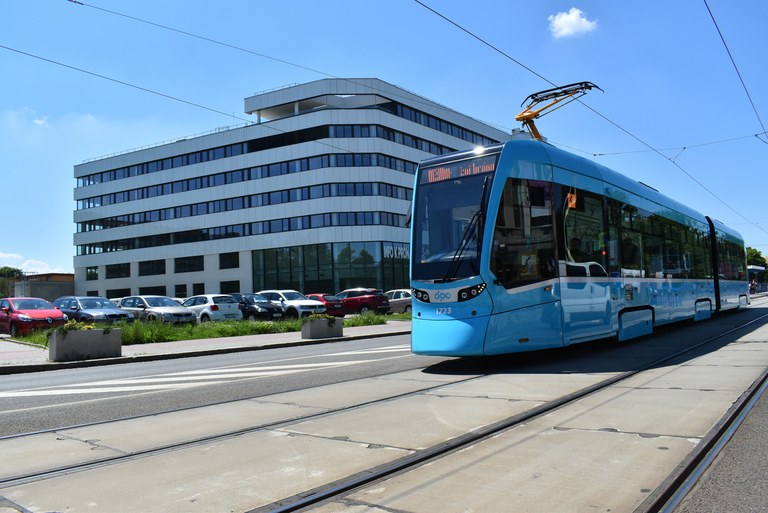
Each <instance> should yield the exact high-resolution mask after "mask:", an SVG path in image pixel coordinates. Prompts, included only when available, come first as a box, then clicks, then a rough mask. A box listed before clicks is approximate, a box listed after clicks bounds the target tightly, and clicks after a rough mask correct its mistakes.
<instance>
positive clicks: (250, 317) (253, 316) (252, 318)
mask: <svg viewBox="0 0 768 513" xmlns="http://www.w3.org/2000/svg"><path fill="white" fill-rule="evenodd" d="M245 320H247V321H255V320H256V314H255V313H253V312H251V313H249V314H248V315H246V316H245Z"/></svg>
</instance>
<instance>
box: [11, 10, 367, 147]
mask: <svg viewBox="0 0 768 513" xmlns="http://www.w3.org/2000/svg"><path fill="white" fill-rule="evenodd" d="M69 1H72V0H69ZM0 48H2V49H4V50H8V51H10V52H15V53H18V54H20V55H24V56H26V57H31V58H33V59H38V60H40V61H43V62H47V63H49V64H54V65H56V66H61V67H63V68H67V69H70V70H73V71H77V72H79V73H85V74H87V75H91V76H93V77H96V78H100V79H102V80H108V81H110V82H114V83H116V84H120V85H123V86H126V87H130V88H133V89H137V90H139V91H142V92H145V93H149V94H154V95H157V96H160V97H163V98H166V99H169V100H173V101H176V102H179V103H184V104H186V105H190V106H192V107H196V108H199V109H203V110H207V111H209V112H213V113H215V114H221V115H224V116H227V117H228V118H234V119H238V120H240V121H244V122H245V123H247V124H248V125H251V126H259V127H262V128H266V129H268V130H273V131H275V132H278V133H281V134H284V133H288V131H287V130H281V129H280V128H277V127H275V126H272V125H270V124H268V123H254V122H253V121H252V120H250V119H246V118H241V117H239V116H235V115H234V113H232V112H224V111H221V110H218V109H214V108H211V107H207V106H205V105H202V104H200V103H196V102H192V101H189V100H185V99H183V98H179V97H178V96H173V95H170V94H166V93H162V92H160V91H155V90H153V89H149V88H147V87H143V86H140V85H136V84H132V83H130V82H126V81H124V80H119V79H117V78H112V77H109V76H107V75H102V74H100V73H95V72H93V71H89V70H87V69H84V68H79V67H77V66H72V65H70V64H65V63H63V62H59V61H56V60H53V59H49V58H47V57H42V56H40V55H36V54H33V53H29V52H25V51H22V50H19V49H16V48H11V47H9V46H5V45H2V44H0ZM314 142H316V143H317V144H320V145H323V146H326V147H328V148H331V149H334V150H339V151H341V152H344V153H352V152H351V151H350V150H349V149H348V148H342V147H340V146H336V145H333V144H330V143H327V142H323V141H314Z"/></svg>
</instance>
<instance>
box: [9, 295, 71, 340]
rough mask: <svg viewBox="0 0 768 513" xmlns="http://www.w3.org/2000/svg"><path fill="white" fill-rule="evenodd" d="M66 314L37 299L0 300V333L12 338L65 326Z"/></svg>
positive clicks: (14, 298)
mask: <svg viewBox="0 0 768 513" xmlns="http://www.w3.org/2000/svg"><path fill="white" fill-rule="evenodd" d="M67 320H68V317H67V314H65V313H64V312H62V311H61V310H59V309H57V308H56V307H54V306H53V305H52V304H51V303H49V302H48V301H46V300H45V299H40V298H38V297H7V298H5V299H0V331H1V332H5V333H10V335H11V336H12V337H15V336H16V335H24V334H26V333H29V332H30V331H32V330H44V329H48V328H54V327H56V326H61V325H63V324H65V323H66V322H67Z"/></svg>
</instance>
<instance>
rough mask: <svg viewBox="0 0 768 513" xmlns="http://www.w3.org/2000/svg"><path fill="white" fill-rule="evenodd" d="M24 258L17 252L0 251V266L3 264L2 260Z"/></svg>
mask: <svg viewBox="0 0 768 513" xmlns="http://www.w3.org/2000/svg"><path fill="white" fill-rule="evenodd" d="M22 258H24V257H23V256H21V255H19V254H18V253H3V252H2V251H0V266H1V265H5V264H3V262H5V261H15V260H21V259H22Z"/></svg>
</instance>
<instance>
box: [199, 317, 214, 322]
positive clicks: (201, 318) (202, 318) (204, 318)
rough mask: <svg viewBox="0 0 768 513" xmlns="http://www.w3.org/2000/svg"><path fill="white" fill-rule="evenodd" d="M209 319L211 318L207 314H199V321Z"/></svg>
mask: <svg viewBox="0 0 768 513" xmlns="http://www.w3.org/2000/svg"><path fill="white" fill-rule="evenodd" d="M210 320H211V318H210V317H208V316H207V315H201V316H200V322H208V321H210Z"/></svg>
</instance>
